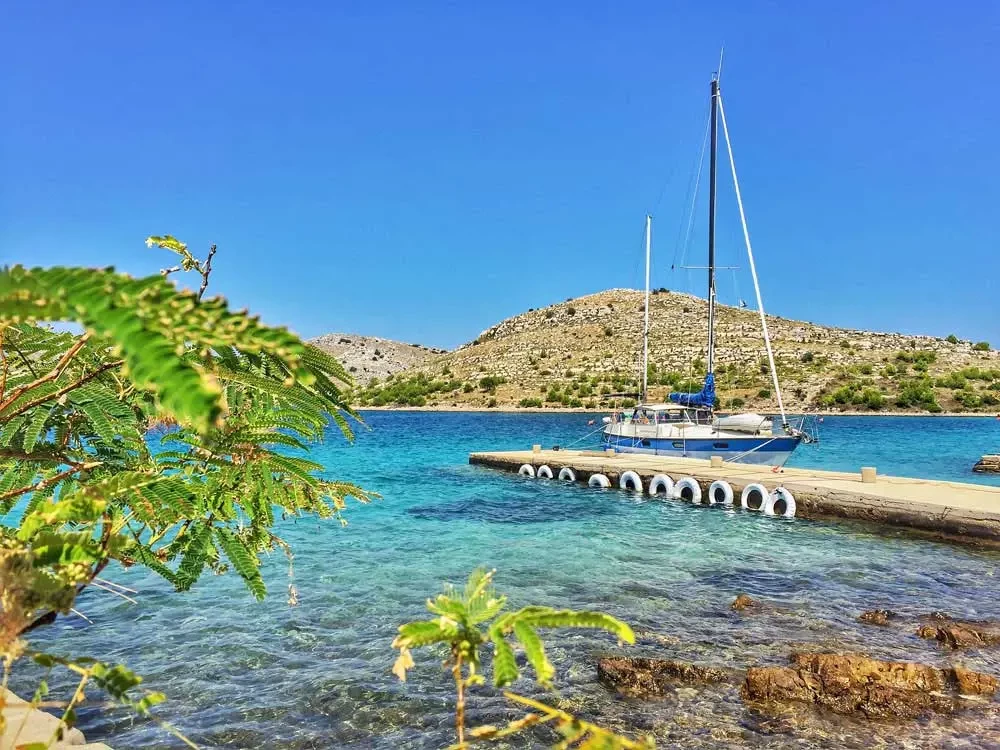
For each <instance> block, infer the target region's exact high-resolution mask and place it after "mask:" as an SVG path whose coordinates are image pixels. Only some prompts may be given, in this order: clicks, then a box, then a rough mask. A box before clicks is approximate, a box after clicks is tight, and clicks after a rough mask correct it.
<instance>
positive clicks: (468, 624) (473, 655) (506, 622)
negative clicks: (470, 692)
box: [392, 569, 649, 748]
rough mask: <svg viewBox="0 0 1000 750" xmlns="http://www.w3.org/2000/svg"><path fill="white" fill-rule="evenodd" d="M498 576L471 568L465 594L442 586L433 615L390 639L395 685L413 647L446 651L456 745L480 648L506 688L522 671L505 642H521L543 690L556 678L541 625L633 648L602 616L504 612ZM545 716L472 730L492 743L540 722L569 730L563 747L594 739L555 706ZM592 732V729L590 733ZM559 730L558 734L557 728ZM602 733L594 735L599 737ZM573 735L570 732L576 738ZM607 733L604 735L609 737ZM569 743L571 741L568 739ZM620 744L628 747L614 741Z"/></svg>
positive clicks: (627, 635)
mask: <svg viewBox="0 0 1000 750" xmlns="http://www.w3.org/2000/svg"><path fill="white" fill-rule="evenodd" d="M495 573H496V571H488V572H487V571H485V570H483V569H478V570H475V571H473V573H472V574H471V575H470V576H469V579H468V581H467V582H466V584H465V588H464V589H461V590H460V589H457V588H455V587H454V586H452V585H450V584H448V585H446V586H445V590H444V593H442V594H438V596H436V597H435V598H434V599H429V600H428V601H427V609H428V610H430V612H431V613H432V614H433V615H435V617H434V619H432V620H418V621H416V622H408V623H406V624H405V625H401V626H400V627H399V635H397V636H396V639H395V640H394V641H393V642H392V646H393V648H396V649H399V657H398V658H397V659H396V663H395V665H394V666H393V669H392V671H393V673H394V674H395V675H396V676H397V677H399V678H400V679H401V680H405V679H406V673H407V670H409V669H410V668H412V667H413V666H414V661H413V655H412V653H411V651H412V649H415V648H420V647H422V646H430V645H433V644H436V643H440V644H443V645H445V646H447V648H448V659H447V661H446V662H445V665H446V666H447V667H449V668H450V670H451V673H452V677H453V678H454V680H455V692H456V697H457V700H456V703H455V733H456V735H457V738H458V744H457V745H455V747H456V748H459V747H466V739H465V735H466V731H465V694H466V690H467V689H468V688H470V687H473V686H475V685H482V684H483V683H484V682H485V679H484V677H483V669H482V657H483V651H484V650H485V648H486V646H487V644H490V645H492V647H493V663H492V671H493V684H494V685H495V686H496V687H504V686H506V685H510V684H511V683H512V682H514V681H515V680H517V679H518V677H520V668H519V667H518V664H517V659H516V657H515V654H514V648H513V646H512V645H511V643H510V642H509V641H508V638H510V637H511V636H513V639H514V640H515V641H516V642H517V643H518V644H520V647H521V649H522V650H523V651H524V655H525V658H526V659H527V661H528V664H530V665H531V668H532V671H533V672H534V675H535V680H536V682H538V684H540V685H541V686H542V687H545V688H551V687H552V681H553V678H554V677H555V667H554V666H553V664H552V662H551V661H549V658H548V656H547V655H546V653H545V646H544V644H543V643H542V638H541V636H540V635H539V633H538V630H539V629H540V628H597V629H600V630H606V631H608V632H609V633H612V634H614V635H616V636H617V637H618V639H619V640H620V641H624V642H626V643H634V642H635V636H634V634H633V633H632V629H631V628H630V627H629V626H628V625H626V624H625V623H624V622H622V621H621V620H618V619H616V618H614V617H612V616H611V615H607V614H604V613H601V612H585V611H584V612H578V611H573V610H568V609H552V608H551V607H540V606H529V607H524V608H522V609H519V610H517V611H516V612H504V608H505V607H506V606H507V597H506V596H503V595H501V594H497V593H496V590H495V589H494V587H493V576H494V574H495ZM509 697H511V700H514V701H515V702H520V703H522V704H525V705H530V706H532V707H535V708H538V706H540V705H542V704H538V705H536V704H535V702H533V701H528V699H523V698H519V697H515V696H509ZM543 714H544V715H541V716H539V715H536V714H529V715H528V716H526V717H525V718H524V719H522V720H520V722H515V723H514V724H512V725H511V726H510V727H508V728H507V729H505V730H498V729H496V728H495V727H480V728H478V729H473V730H470V732H469V735H470V737H471V738H472V740H473V741H476V740H480V739H498V738H499V737H501V736H507V735H509V734H513V733H514V732H516V731H520V730H521V729H523V728H526V727H528V726H531V725H532V724H536V723H540V722H543V721H544V722H549V721H552V722H555V723H556V726H557V727H559V726H566V727H570V729H571V730H572V731H571V732H568V733H567V732H564V736H565V737H566V738H567V740H568V742H567V744H564V745H563V746H564V747H570V746H571V744H573V743H575V742H577V741H580V740H582V739H583V738H584V737H585V736H588V735H590V736H595V735H593V731H592V730H591V729H590V726H591V725H586V727H587V728H583V727H584V725H583V723H581V722H578V721H577V720H576V719H573V718H572V717H569V715H568V714H563V713H562V712H558V711H556V710H555V709H550V708H548V707H544V711H543ZM595 729H596V728H595ZM560 731H562V730H560ZM604 731H605V730H600V732H604ZM574 732H575V734H574ZM607 734H608V735H610V736H614V735H611V734H610V733H607ZM570 737H572V738H573V739H572V740H570V739H569V738H570ZM620 739H621V740H622V742H626V743H627V742H631V740H625V739H624V738H620ZM599 746H600V747H616V748H630V747H649V745H635V744H632V745H629V744H617V745H609V744H606V743H605V744H601V745H599Z"/></svg>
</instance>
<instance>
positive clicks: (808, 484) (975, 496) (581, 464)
mask: <svg viewBox="0 0 1000 750" xmlns="http://www.w3.org/2000/svg"><path fill="white" fill-rule="evenodd" d="M469 463H470V464H475V465H479V466H486V467H490V468H494V469H501V470H504V471H513V472H516V471H517V470H518V469H519V468H520V467H521V465H522V464H530V465H531V466H533V467H535V468H536V469H537V468H538V467H539V466H541V465H543V464H544V465H547V466H548V467H549V468H550V469H551V470H552V472H553V475H554V476H558V475H559V470H560V469H562V468H563V467H569V468H570V469H572V470H573V473H574V474H575V475H576V479H577V481H578V482H583V483H584V484H586V483H587V481H588V480H589V478H590V477H591V475H593V474H604V475H605V476H607V477H608V478H609V479H610V480H611V483H612V486H613V487H617V486H618V481H619V478H620V476H621V474H622V473H623V472H625V471H628V470H632V471H634V472H636V473H637V474H638V475H639V476H640V477H641V478H642V481H643V486H644V487H648V486H649V480H650V479H651V478H652V477H653V475H655V474H666V475H668V476H669V477H670V478H671V479H673V480H674V481H675V482H676V481H677V480H679V479H680V478H681V477H693V478H694V479H695V480H697V482H698V483H699V485H700V486H701V488H702V492H703V493H704V492H707V490H708V487H709V485H710V484H711V483H712V482H713V481H715V480H716V479H723V480H725V481H727V482H729V484H730V485H731V486H732V488H733V491H734V494H735V495H736V498H737V500H736V504H737V505H739V495H740V492H741V491H742V490H743V488H744V487H745V486H746V485H747V484H750V483H752V482H759V483H760V484H762V485H764V487H766V488H767V489H768V490H769V491H770V490H774V489H775V488H777V487H784V488H786V489H787V490H788V491H790V492H791V493H792V494H793V495H794V496H795V502H796V506H797V509H796V516H797V517H800V518H826V519H831V518H832V519H836V518H851V519H858V520H862V521H871V522H876V523H881V524H888V525H892V526H898V527H906V528H909V529H912V530H916V531H920V532H924V533H928V532H929V533H931V534H933V535H934V536H938V537H944V538H948V539H951V540H953V541H960V542H975V543H981V544H988V545H990V546H996V547H1000V487H990V486H985V485H978V484H965V483H962V482H942V481H936V480H929V479H910V478H905V477H892V476H884V475H882V474H879V473H877V471H875V469H874V467H866V470H865V471H864V477H863V476H862V470H861V467H859V468H858V472H857V473H853V474H852V473H845V472H839V471H821V470H818V469H792V468H786V469H783V470H781V471H780V472H774V471H772V470H771V468H770V467H767V466H752V465H748V464H734V463H727V462H723V461H719V460H718V459H715V460H712V461H706V460H702V459H696V458H670V457H665V456H647V455H639V454H629V453H610V452H604V451H574V450H558V451H556V450H539V449H538V447H537V446H536V447H535V449H534V450H525V451H504V452H496V453H489V452H486V453H472V454H470V455H469Z"/></svg>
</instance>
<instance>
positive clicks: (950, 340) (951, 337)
mask: <svg viewBox="0 0 1000 750" xmlns="http://www.w3.org/2000/svg"><path fill="white" fill-rule="evenodd" d="M945 341H947V342H948V343H949V344H957V343H958V336H956V335H955V334H954V333H949V334H948V338H946V339H945Z"/></svg>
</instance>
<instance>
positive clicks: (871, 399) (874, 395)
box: [860, 388, 885, 411]
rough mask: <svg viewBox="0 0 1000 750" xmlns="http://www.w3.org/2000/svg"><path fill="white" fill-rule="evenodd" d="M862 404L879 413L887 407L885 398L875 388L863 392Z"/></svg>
mask: <svg viewBox="0 0 1000 750" xmlns="http://www.w3.org/2000/svg"><path fill="white" fill-rule="evenodd" d="M860 403H862V404H864V405H865V406H867V407H868V408H869V409H871V410H872V411H878V410H879V409H881V408H883V407H884V406H885V396H883V395H882V394H881V393H880V392H879V391H877V390H875V389H874V388H865V389H864V391H862V392H861V399H860Z"/></svg>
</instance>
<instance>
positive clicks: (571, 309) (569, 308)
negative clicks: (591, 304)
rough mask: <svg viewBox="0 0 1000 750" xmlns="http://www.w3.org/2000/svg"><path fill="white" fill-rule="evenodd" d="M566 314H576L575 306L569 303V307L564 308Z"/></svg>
mask: <svg viewBox="0 0 1000 750" xmlns="http://www.w3.org/2000/svg"><path fill="white" fill-rule="evenodd" d="M566 314H567V315H576V308H575V307H573V306H572V305H570V306H569V307H567V308H566Z"/></svg>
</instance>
